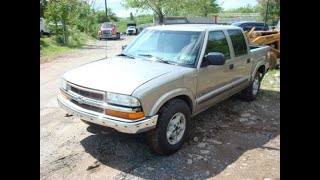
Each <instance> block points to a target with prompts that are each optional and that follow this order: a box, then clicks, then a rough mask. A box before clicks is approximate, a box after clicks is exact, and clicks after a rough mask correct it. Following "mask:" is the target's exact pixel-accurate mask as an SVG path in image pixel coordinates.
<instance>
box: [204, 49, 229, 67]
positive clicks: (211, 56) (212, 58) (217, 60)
mask: <svg viewBox="0 0 320 180" xmlns="http://www.w3.org/2000/svg"><path fill="white" fill-rule="evenodd" d="M204 61H205V64H204V66H209V65H224V64H225V63H226V60H225V58H224V54H222V53H220V52H210V53H208V54H207V55H205V56H204Z"/></svg>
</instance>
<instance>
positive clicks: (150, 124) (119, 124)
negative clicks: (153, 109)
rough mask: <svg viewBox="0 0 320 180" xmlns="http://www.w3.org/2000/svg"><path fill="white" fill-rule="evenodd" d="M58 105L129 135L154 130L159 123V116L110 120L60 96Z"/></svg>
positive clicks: (84, 118) (71, 112)
mask: <svg viewBox="0 0 320 180" xmlns="http://www.w3.org/2000/svg"><path fill="white" fill-rule="evenodd" d="M58 104H59V106H60V107H61V108H62V109H64V110H66V111H67V112H69V113H70V114H73V115H76V116H78V117H80V119H82V120H85V121H88V122H91V123H95V124H99V125H101V126H106V127H110V128H113V129H115V130H117V131H119V132H123V133H128V134H135V133H140V132H144V131H148V130H150V129H153V128H155V127H156V124H157V121H158V115H155V116H152V117H146V118H145V119H142V120H138V121H132V122H123V121H118V120H114V119H110V116H109V117H106V115H104V114H101V113H97V112H93V111H90V110H87V109H84V108H81V107H79V106H77V105H75V104H73V103H72V102H70V101H69V100H67V99H66V98H65V97H63V96H62V95H58Z"/></svg>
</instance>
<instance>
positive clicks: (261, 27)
mask: <svg viewBox="0 0 320 180" xmlns="http://www.w3.org/2000/svg"><path fill="white" fill-rule="evenodd" d="M231 25H232V26H237V27H241V28H242V29H243V30H244V31H250V30H251V29H252V28H253V27H256V31H268V30H269V26H268V24H266V25H265V24H264V23H263V22H255V21H241V22H236V23H232V24H231Z"/></svg>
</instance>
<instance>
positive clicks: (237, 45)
mask: <svg viewBox="0 0 320 180" xmlns="http://www.w3.org/2000/svg"><path fill="white" fill-rule="evenodd" d="M228 33H229V36H230V38H231V41H232V46H233V50H234V55H235V56H236V57H237V56H241V55H245V54H247V53H248V51H247V44H246V41H245V39H244V36H243V34H242V32H241V30H228Z"/></svg>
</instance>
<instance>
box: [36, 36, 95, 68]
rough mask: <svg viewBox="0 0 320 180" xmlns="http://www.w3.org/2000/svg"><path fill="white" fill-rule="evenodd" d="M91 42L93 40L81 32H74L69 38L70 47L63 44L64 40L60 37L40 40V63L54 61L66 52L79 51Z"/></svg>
mask: <svg viewBox="0 0 320 180" xmlns="http://www.w3.org/2000/svg"><path fill="white" fill-rule="evenodd" d="M89 40H93V38H92V37H90V36H88V35H86V34H84V33H79V32H74V33H73V34H72V35H71V36H70V37H69V44H68V45H64V44H63V38H62V36H59V35H57V36H51V37H47V38H40V63H44V62H47V61H49V60H51V59H54V58H55V57H57V56H59V55H61V54H63V53H65V52H70V51H72V50H75V49H79V48H81V47H82V46H83V45H85V44H86V42H87V41H89Z"/></svg>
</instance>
